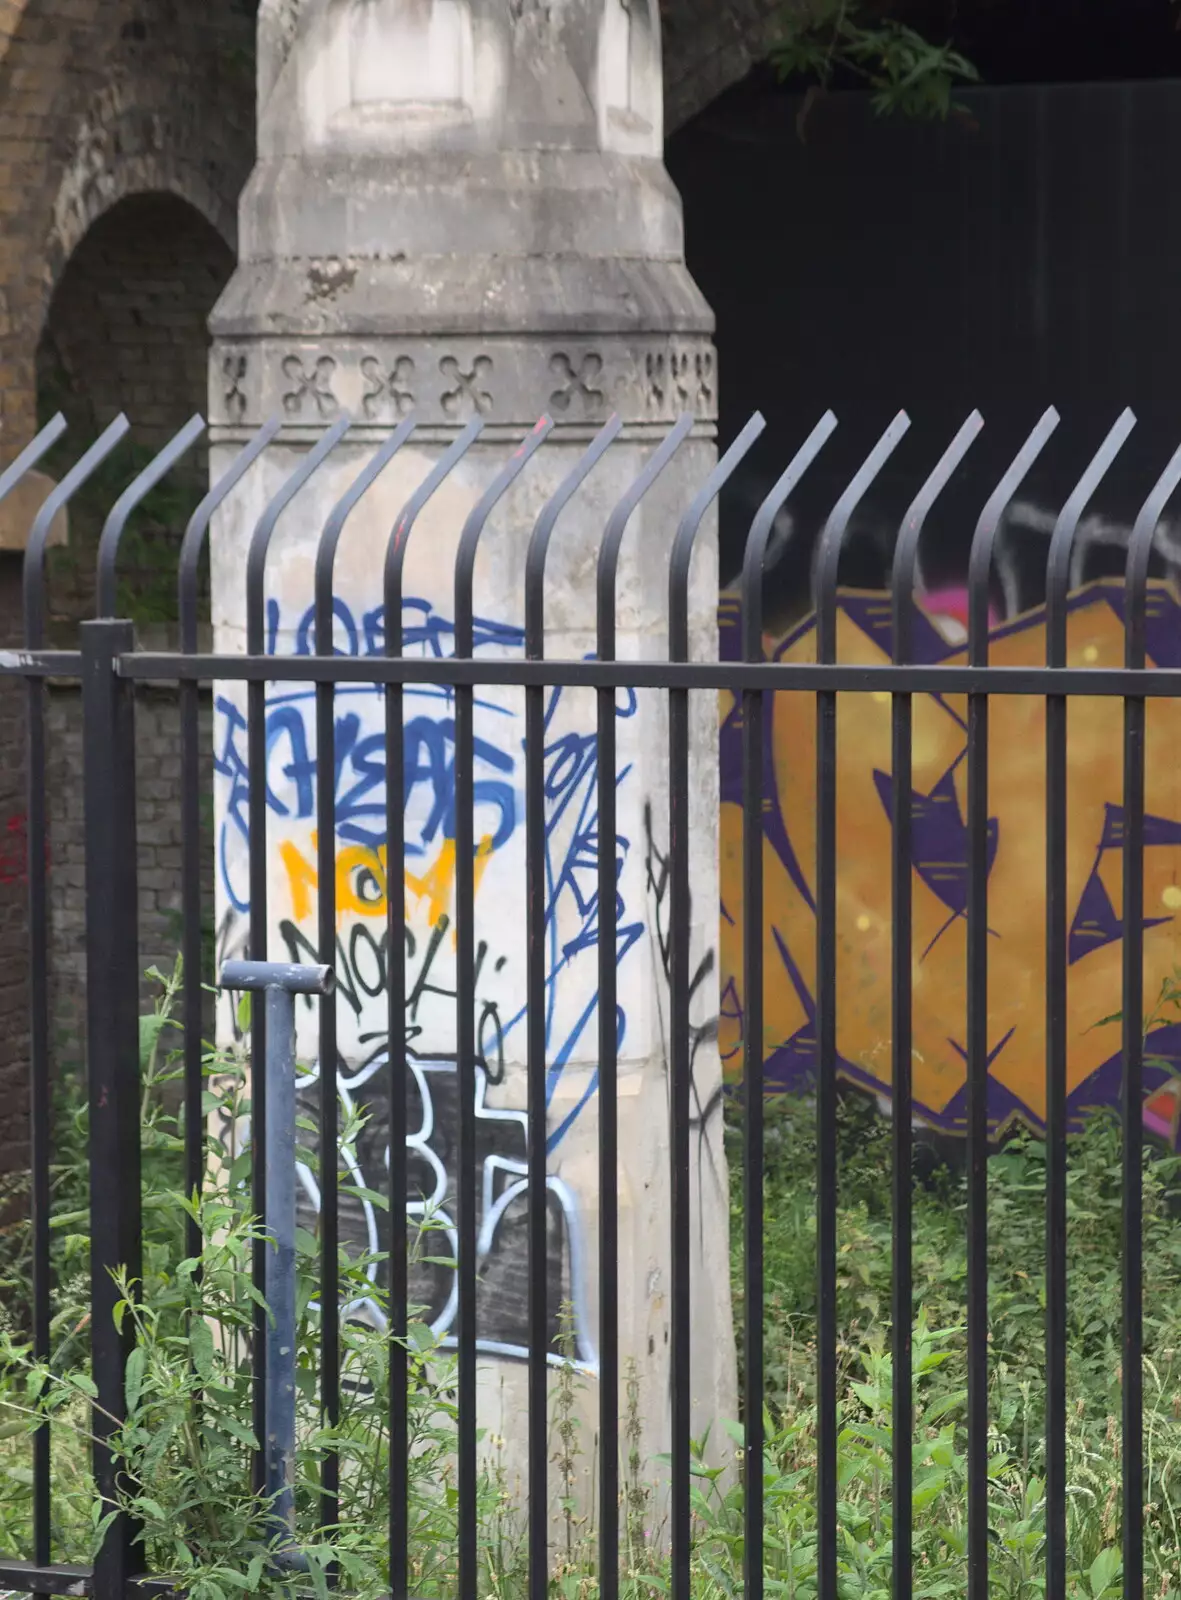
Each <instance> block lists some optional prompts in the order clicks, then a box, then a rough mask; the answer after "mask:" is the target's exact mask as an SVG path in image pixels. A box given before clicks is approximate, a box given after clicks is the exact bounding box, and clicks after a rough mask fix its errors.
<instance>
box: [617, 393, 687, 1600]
mask: <svg viewBox="0 0 1181 1600" xmlns="http://www.w3.org/2000/svg"><path fill="white" fill-rule="evenodd" d="M692 427H693V418H692V417H691V416H689V415H688V414H687V413H686V414H682V415H681V416H680V417H678V419H677V421H676V423H675V424H674V425H673V427H672V429H671V430H670V431H669V433H668V434H667V435H666V436H665V438H664V439H663V440H662V441H661V443H660V445H659V446H658V447H657V449H656V450H655V451H654V452H653V454H652V455H651V456H650V457H649V459H648V461H647V463H646V464H645V466H644V468H643V470H642V471H641V472H640V473H639V475H638V476H637V477H636V479H635V480H634V482H633V483H632V484H631V485H630V486H629V488H628V489H627V491H626V493H625V494H624V495H623V496H622V498H621V499H620V500H619V502H618V504H617V505H616V506H615V508H614V509H613V510H612V512H611V515H610V517H609V518H608V521H607V527H606V530H605V531H604V534H603V542H602V544H601V545H600V547H599V559H598V569H597V574H596V645H595V648H596V653H597V656H598V659H599V660H600V661H614V660H615V580H616V574H617V571H618V567H619V553H620V549H621V547H622V544H623V536H624V533H625V532H626V530H627V525H628V523H629V521H630V520H631V517H632V513H633V512H634V511H635V509H636V507H637V506H638V505H639V504H640V502H641V500H642V499H643V498H644V496H645V495H646V494H647V493H648V491H649V489H650V488H651V487H652V485H653V484H654V483H655V482H656V480H657V478H658V477H659V476H660V474H661V473H662V472H663V471H664V469H665V468H666V467H667V466H668V464H669V462H670V461H671V460H672V458H673V456H674V455H675V454H676V452H677V450H678V449H679V448H680V446H681V443H682V441H683V440H684V439H685V437H686V436H687V435H688V433H689V432H690V430H691V429H692ZM595 737H596V746H595V748H596V752H597V759H598V772H597V783H596V788H597V795H596V801H597V806H598V817H597V821H596V828H595V831H596V835H597V841H598V967H599V974H598V976H599V1001H598V1023H599V1030H598V1031H599V1304H600V1306H601V1307H602V1308H603V1311H602V1317H603V1329H602V1352H603V1353H602V1355H601V1357H600V1370H599V1455H600V1460H601V1462H602V1470H603V1471H604V1472H606V1473H607V1474H608V1476H606V1477H604V1478H603V1479H601V1482H602V1483H603V1484H604V1487H603V1490H602V1494H601V1498H600V1517H601V1521H600V1527H599V1550H600V1557H599V1560H600V1568H601V1571H600V1578H599V1581H600V1585H601V1588H602V1600H615V1597H616V1596H617V1595H618V1592H619V1504H618V1493H616V1494H615V1495H613V1496H612V1498H611V1501H610V1503H608V1498H607V1490H606V1487H605V1485H606V1484H607V1483H609V1482H611V1481H612V1478H611V1476H610V1474H617V1473H618V1470H619V1469H618V1458H619V1365H618V1314H617V1312H614V1311H609V1310H608V1308H615V1307H616V1306H617V1304H618V1298H619V1264H618V1260H617V1255H618V1249H619V1200H618V1194H617V1190H618V1183H619V1108H618V1083H619V1025H618V1005H617V999H616V994H617V990H616V943H617V938H618V928H619V906H618V860H617V855H616V850H617V835H618V827H617V823H616V792H615V791H616V784H617V781H618V780H617V776H616V736H615V691H614V689H612V688H606V687H602V686H601V687H599V688H598V689H597V690H596V693H595ZM609 1323H610V1328H609V1327H608V1324H609ZM673 1405H674V1409H675V1406H676V1402H675V1399H674V1402H673ZM608 1461H610V1462H611V1463H612V1466H611V1468H610V1469H608V1468H607V1462H608ZM672 1477H673V1535H672V1537H673V1589H674V1593H676V1591H677V1586H678V1576H677V1574H678V1563H681V1562H682V1561H683V1556H682V1547H683V1544H684V1537H683V1534H682V1532H681V1529H680V1523H679V1513H678V1509H677V1507H678V1499H679V1491H680V1488H681V1479H682V1469H680V1468H679V1467H678V1462H677V1454H676V1444H675V1441H674V1444H673V1447H672Z"/></svg>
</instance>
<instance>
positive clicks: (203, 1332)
mask: <svg viewBox="0 0 1181 1600" xmlns="http://www.w3.org/2000/svg"><path fill="white" fill-rule="evenodd" d="M189 1351H190V1353H191V1355H192V1358H193V1368H194V1370H195V1371H196V1373H197V1376H198V1377H199V1378H206V1379H207V1378H209V1377H211V1376H212V1374H213V1330H212V1329H211V1328H210V1326H209V1324H208V1323H207V1322H206V1321H205V1320H204V1318H203V1317H194V1319H193V1321H192V1324H191V1325H190V1327H189Z"/></svg>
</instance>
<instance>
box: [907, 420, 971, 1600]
mask: <svg viewBox="0 0 1181 1600" xmlns="http://www.w3.org/2000/svg"><path fill="white" fill-rule="evenodd" d="M983 426H984V421H983V418H982V417H981V416H980V413H979V412H978V411H973V412H972V414H971V416H969V417H968V419H967V421H966V422H965V423H964V424H963V426H962V427H961V428H960V430H959V432H958V433H957V434H956V436H955V438H954V439H953V440H952V442H951V444H950V445H949V446H948V448H947V450H946V451H945V452H944V454H943V456H942V458H941V459H940V461H939V462H938V464H937V466H936V467H935V470H934V471H933V472H932V473H931V476H930V477H929V478H928V479H927V481H926V483H925V484H924V485H923V487H922V488H921V489H920V491H919V493H918V495H917V496H916V497H915V499H914V501H913V502H912V503H911V505H910V507H909V508H908V510H907V512H906V514H905V516H904V517H903V519H902V525H901V528H900V530H899V534H898V542H897V544H896V545H895V547H894V563H893V570H892V573H891V580H890V595H891V632H892V635H893V646H894V648H893V659H894V663H895V665H896V666H900V667H901V666H909V665H911V661H912V656H913V648H914V646H913V620H914V588H915V578H916V573H917V567H918V554H919V541H920V539H921V537H922V532H923V527H924V525H925V524H926V521H927V518H928V516H929V515H930V512H931V509H932V507H933V506H934V504H935V502H936V500H937V499H938V498H939V496H940V495H941V494H942V493H943V490H944V489H945V488H946V487H947V485H948V483H949V482H950V480H951V478H952V476H953V474H954V473H955V471H956V468H957V467H958V466H959V465H960V462H961V461H962V460H963V459H964V457H965V455H966V454H967V453H968V450H969V449H970V448H971V446H972V444H973V443H974V441H975V439H976V437H977V435H978V434H979V433H980V430H981V428H983ZM912 738H913V703H912V697H911V695H910V694H907V693H896V694H894V695H893V696H892V704H891V774H892V778H893V792H894V814H893V826H892V829H891V842H892V880H893V884H892V890H893V912H894V916H893V921H894V935H893V945H892V951H891V967H892V988H893V1006H892V1011H893V1024H894V1026H893V1036H894V1037H893V1056H892V1069H891V1077H890V1102H891V1109H892V1115H893V1174H892V1179H893V1182H892V1188H893V1283H892V1301H893V1306H892V1315H891V1322H892V1351H891V1355H892V1373H891V1376H892V1385H893V1405H892V1410H891V1417H892V1429H893V1438H892V1455H893V1460H892V1463H891V1476H892V1486H891V1501H892V1507H893V1523H892V1526H891V1530H890V1541H891V1560H892V1566H893V1577H894V1592H893V1600H910V1597H911V1595H912V1593H913V1590H914V1372H913V1360H912V1340H913V1323H914V1275H913V1261H912V1253H913V1241H912V1224H913V1210H914V1205H913V1191H914V1172H913V1158H914V1134H913V1126H912V1124H913V1114H914V1097H913V1070H912V1069H913V1062H912V1048H913V1029H912V1022H913V1015H912V1012H913V974H912V967H913V960H914V954H913V948H912V940H913V909H914V907H913V884H912V872H913V865H914V856H913V849H912V807H913V800H912V794H913V779H912V772H913V759H912V758H913V743H912Z"/></svg>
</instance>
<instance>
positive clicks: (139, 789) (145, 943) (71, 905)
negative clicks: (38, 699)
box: [46, 688, 213, 1065]
mask: <svg viewBox="0 0 1181 1600" xmlns="http://www.w3.org/2000/svg"><path fill="white" fill-rule="evenodd" d="M46 720H47V728H48V734H47V741H48V750H49V762H48V766H49V828H50V840H49V860H50V869H49V917H50V942H51V988H50V1007H51V1015H52V1019H53V1023H52V1026H53V1033H54V1036H55V1037H54V1056H55V1060H56V1061H57V1062H58V1063H59V1064H61V1065H66V1064H69V1063H71V1062H77V1061H79V1060H80V1059H81V1046H82V1042H83V1040H84V1038H85V1007H86V892H85V891H86V850H85V834H84V828H85V815H84V793H83V782H82V778H83V774H82V702H81V696H80V693H79V691H78V690H77V689H76V688H61V689H57V688H55V689H52V690H51V691H50V696H49V709H48V715H47V719H46ZM135 747H136V800H137V804H136V827H137V832H138V839H137V843H138V850H137V856H136V867H137V872H138V879H139V883H138V889H139V967H140V971H141V972H144V971H146V969H147V968H149V967H151V966H157V967H159V968H160V970H161V971H165V972H167V971H171V969H172V966H173V964H174V962H175V961H176V957H177V954H178V952H179V950H180V943H181V915H180V914H181V873H182V856H181V847H182V840H181V828H180V716H179V703H178V699H177V696H176V694H175V692H168V691H160V690H152V689H142V690H141V691H140V693H139V695H138V696H137V700H136V725H135ZM212 749H213V731H212V715H211V709H210V701H209V697H208V696H207V695H206V696H204V697H203V699H202V705H201V777H200V787H201V792H202V793H203V794H209V795H211V794H212V792H213V763H212ZM201 848H202V857H201V859H202V891H203V901H204V908H205V911H206V914H207V916H208V917H209V918H210V919H212V915H213V845H212V839H211V837H210V834H209V830H208V826H205V827H203V829H202V841H201ZM207 976H209V975H207ZM152 988H153V986H152V985H150V984H148V983H147V982H146V981H145V982H144V983H143V985H142V986H141V994H142V1003H143V1006H144V1009H145V1010H146V1009H148V1008H149V1007H150V1004H151V994H152Z"/></svg>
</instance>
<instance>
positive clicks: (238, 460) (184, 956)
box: [176, 417, 282, 1260]
mask: <svg viewBox="0 0 1181 1600" xmlns="http://www.w3.org/2000/svg"><path fill="white" fill-rule="evenodd" d="M281 426H282V419H281V418H279V417H272V418H271V419H270V420H269V421H268V422H266V423H265V424H264V425H263V426H262V427H261V428H260V429H259V430H258V432H257V433H256V434H255V435H254V437H253V438H252V439H251V440H250V442H249V444H247V445H246V446H245V447H244V448H243V449H242V450H240V451H239V452H238V454H237V455H236V456H235V457H234V459H233V461H232V462H231V463H230V465H229V467H228V468H227V469H226V471H225V472H223V473H222V474H221V476H220V477H219V478H218V480H217V482H216V483H215V484H213V486H212V487H211V488H210V491H209V493H208V494H207V495H206V496H205V498H204V499H203V500H202V501H201V503H200V505H199V506H198V507H197V509H196V510H195V511H194V512H193V515H192V516H191V517H190V518H189V522H188V526H187V527H186V528H185V534H184V538H183V540H182V541H181V547H180V558H179V561H178V563H177V580H176V588H177V615H178V618H179V621H180V647H181V649H182V650H183V651H184V652H185V653H186V654H191V653H195V652H196V649H197V624H198V617H197V590H198V583H199V580H200V565H201V556H202V554H203V552H204V548H205V537H206V534H207V533H208V531H209V525H210V523H211V522H212V520H213V517H214V515H215V513H216V512H217V511H218V509H219V508H220V507H221V506H222V504H223V503H224V502H225V500H226V499H227V498H228V497H229V495H230V494H231V493H232V492H233V491H234V489H236V488H237V486H238V484H239V483H240V482H241V481H242V479H243V478H244V477H245V475H246V473H247V472H248V471H249V469H250V468H251V467H252V466H253V465H254V463H255V461H257V460H258V458H259V456H260V455H261V454H262V452H263V451H264V450H265V449H266V447H267V445H268V444H269V443H270V442H271V440H272V439H273V438H274V437H275V435H276V434H277V433H278V431H279V429H280V427H281ZM179 687H180V815H181V824H180V834H181V920H182V925H183V933H182V936H181V937H182V948H181V972H182V980H183V985H184V988H183V1005H184V1127H185V1132H184V1139H185V1151H184V1171H185V1194H186V1195H187V1196H188V1197H189V1198H190V1199H194V1198H196V1197H199V1195H200V1193H201V1189H202V1186H203V1184H204V1178H205V1111H204V1095H203V1089H204V1055H205V1045H204V1027H203V1012H204V997H205V983H204V974H203V973H202V971H201V962H202V953H201V729H200V685H199V684H198V683H197V681H196V679H195V678H193V679H185V680H183V681H182V682H181V684H180V686H179ZM209 977H210V978H212V977H213V974H212V973H210V974H209ZM201 1249H202V1231H201V1224H200V1220H199V1219H198V1218H197V1217H196V1216H194V1215H190V1216H187V1217H186V1218H185V1254H186V1255H187V1256H188V1257H189V1258H190V1259H192V1260H195V1259H196V1258H197V1257H198V1256H200V1254H201Z"/></svg>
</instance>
